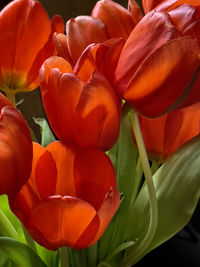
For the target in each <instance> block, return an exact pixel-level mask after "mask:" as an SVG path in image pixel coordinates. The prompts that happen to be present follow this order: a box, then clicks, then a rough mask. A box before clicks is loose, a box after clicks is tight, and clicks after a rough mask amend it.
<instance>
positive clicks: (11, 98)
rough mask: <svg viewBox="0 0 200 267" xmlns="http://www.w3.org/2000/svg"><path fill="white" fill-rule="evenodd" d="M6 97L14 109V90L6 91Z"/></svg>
mask: <svg viewBox="0 0 200 267" xmlns="http://www.w3.org/2000/svg"><path fill="white" fill-rule="evenodd" d="M6 97H7V98H8V100H9V102H10V103H11V104H12V105H13V106H14V107H16V100H15V92H14V90H7V91H6Z"/></svg>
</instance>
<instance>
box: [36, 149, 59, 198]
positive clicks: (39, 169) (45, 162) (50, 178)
mask: <svg viewBox="0 0 200 267" xmlns="http://www.w3.org/2000/svg"><path fill="white" fill-rule="evenodd" d="M56 182H57V169H56V164H55V161H54V159H53V157H52V155H51V153H49V151H45V152H44V153H43V154H42V155H41V157H40V158H39V160H38V162H37V165H36V167H35V185H36V188H37V191H38V193H39V195H40V197H41V199H45V198H47V197H49V196H51V195H54V194H55V191H56Z"/></svg>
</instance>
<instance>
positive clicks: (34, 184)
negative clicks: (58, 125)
mask: <svg viewBox="0 0 200 267" xmlns="http://www.w3.org/2000/svg"><path fill="white" fill-rule="evenodd" d="M118 205H119V192H118V190H117V187H116V178H115V173H114V168H113V166H112V163H111V161H110V160H109V158H108V157H107V156H106V155H105V154H104V153H103V152H100V151H98V150H93V149H86V150H80V149H78V148H77V147H76V146H74V145H72V144H70V143H66V142H65V143H63V142H60V141H56V142H53V143H51V144H50V145H48V146H47V147H46V148H43V147H42V146H40V145H39V144H36V143H34V144H33V166H32V173H31V176H30V179H29V180H28V182H27V184H26V185H24V187H23V188H22V189H21V191H20V192H19V193H18V194H17V195H16V196H14V197H11V198H10V207H11V209H12V211H13V212H14V213H15V215H16V216H17V217H18V218H19V219H20V220H21V221H22V222H23V224H24V225H25V227H26V228H27V229H28V231H29V232H30V234H31V235H32V237H33V238H34V239H35V240H36V241H37V242H38V243H39V244H41V245H42V246H44V247H46V248H48V249H51V250H56V249H57V248H59V247H62V246H69V247H72V248H75V249H82V248H85V247H88V246H91V245H92V244H94V243H95V242H96V241H97V240H98V239H99V238H100V237H101V235H102V234H103V232H104V231H105V229H106V227H107V225H108V223H109V222H110V220H111V218H112V217H113V215H114V213H115V212H116V210H117V208H118Z"/></svg>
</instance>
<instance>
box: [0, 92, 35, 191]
mask: <svg viewBox="0 0 200 267" xmlns="http://www.w3.org/2000/svg"><path fill="white" fill-rule="evenodd" d="M0 143H1V150H0V194H7V195H12V194H15V193H17V192H18V191H19V190H20V189H21V187H22V186H23V185H24V184H25V183H26V182H27V180H28V178H29V175H30V172H31V164H32V141H31V137H30V133H29V129H28V126H27V124H26V122H25V120H24V119H23V117H22V115H21V114H20V113H19V112H18V111H17V109H16V108H14V107H13V106H12V105H11V104H10V103H9V102H8V100H7V99H6V98H5V97H4V96H3V95H2V94H0Z"/></svg>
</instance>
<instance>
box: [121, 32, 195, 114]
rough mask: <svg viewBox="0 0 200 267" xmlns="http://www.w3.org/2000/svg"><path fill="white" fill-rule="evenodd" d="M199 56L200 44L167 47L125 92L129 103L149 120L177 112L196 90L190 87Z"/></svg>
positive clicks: (190, 41) (178, 42)
mask: <svg viewBox="0 0 200 267" xmlns="http://www.w3.org/2000/svg"><path fill="white" fill-rule="evenodd" d="M199 54H200V45H199V43H198V42H197V40H193V39H192V38H189V37H183V38H177V39H175V40H172V41H171V42H169V43H167V44H166V45H163V46H162V47H160V48H159V49H157V50H156V51H155V52H154V53H152V54H151V56H149V57H148V58H147V59H146V60H145V61H144V63H143V64H142V65H141V66H140V68H139V69H138V71H137V72H136V74H135V75H134V76H133V78H132V80H131V81H130V83H129V87H128V89H127V90H126V91H125V99H126V100H127V101H128V102H129V103H130V104H131V105H133V107H134V108H135V109H136V110H137V111H139V112H140V113H142V114H143V115H145V116H147V117H156V116H159V115H162V114H163V113H165V112H167V111H169V110H170V109H171V108H173V109H174V108H175V107H176V106H177V105H179V104H180V103H181V102H182V101H184V99H185V98H186V96H187V95H188V94H189V93H190V90H192V88H191V86H190V83H191V81H192V79H193V76H194V75H195V72H196V71H197V69H198V67H199V65H200V59H199ZM169 59H170V60H169ZM172 59H173V60H172ZM196 101H198V99H196ZM148 103H152V105H149V104H148Z"/></svg>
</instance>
